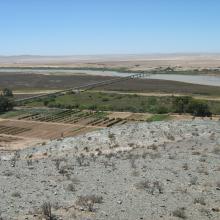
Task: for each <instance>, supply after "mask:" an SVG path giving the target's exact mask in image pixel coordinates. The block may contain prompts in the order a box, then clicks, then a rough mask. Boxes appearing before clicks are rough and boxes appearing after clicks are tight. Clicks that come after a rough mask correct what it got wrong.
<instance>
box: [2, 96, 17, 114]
mask: <svg viewBox="0 0 220 220" xmlns="http://www.w3.org/2000/svg"><path fill="white" fill-rule="evenodd" d="M13 107H14V103H13V100H12V99H9V98H7V97H5V96H0V112H6V111H10V110H12V109H13Z"/></svg>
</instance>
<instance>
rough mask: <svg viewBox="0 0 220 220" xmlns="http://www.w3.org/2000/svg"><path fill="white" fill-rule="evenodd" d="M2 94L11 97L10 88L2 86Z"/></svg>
mask: <svg viewBox="0 0 220 220" xmlns="http://www.w3.org/2000/svg"><path fill="white" fill-rule="evenodd" d="M2 95H3V96H5V97H13V93H12V90H11V89H8V88H4V89H3V90H2Z"/></svg>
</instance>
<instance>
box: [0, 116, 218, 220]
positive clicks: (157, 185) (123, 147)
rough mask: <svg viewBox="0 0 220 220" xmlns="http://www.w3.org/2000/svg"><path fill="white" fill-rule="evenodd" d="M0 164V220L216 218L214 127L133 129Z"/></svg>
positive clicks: (51, 146)
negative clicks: (0, 219)
mask: <svg viewBox="0 0 220 220" xmlns="http://www.w3.org/2000/svg"><path fill="white" fill-rule="evenodd" d="M0 158H1V161H0V198H1V200H0V214H1V216H2V219H3V220H5V219H6V220H8V219H19V220H20V219H31V220H32V219H38V220H39V219H64V220H69V219H85V220H89V219H91V220H92V219H100V220H101V219H110V220H117V219H119V220H136V219H144V220H149V219H153V220H154V219H155V220H157V219H167V220H172V219H195V220H197V219H204V220H205V219H216V220H218V219H220V163H219V161H220V123H218V122H212V121H209V120H200V121H196V120H194V121H191V122H189V121H185V122H184V121H178V122H177V121H176V122H155V123H134V124H129V125H123V126H120V127H119V126H118V127H113V128H107V129H103V130H101V131H96V132H91V133H88V134H86V135H82V136H79V137H75V138H66V139H62V140H56V141H52V142H50V143H47V144H46V145H40V146H36V147H33V148H28V149H25V150H21V151H19V152H16V153H15V154H14V153H13V154H9V153H6V152H1V153H0ZM50 205H51V207H52V208H51V209H52V215H53V217H51V218H49V215H50V213H48V214H47V210H50Z"/></svg>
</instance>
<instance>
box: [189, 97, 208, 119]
mask: <svg viewBox="0 0 220 220" xmlns="http://www.w3.org/2000/svg"><path fill="white" fill-rule="evenodd" d="M188 112H189V113H191V114H193V115H194V116H201V117H205V116H208V117H210V116H212V113H211V112H210V110H209V106H208V104H207V103H206V102H205V101H201V100H192V101H191V102H190V103H189V106H188Z"/></svg>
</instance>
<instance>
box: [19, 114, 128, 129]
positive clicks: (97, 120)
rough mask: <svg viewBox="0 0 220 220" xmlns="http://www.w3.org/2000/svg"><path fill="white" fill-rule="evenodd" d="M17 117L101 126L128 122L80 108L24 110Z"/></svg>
mask: <svg viewBox="0 0 220 220" xmlns="http://www.w3.org/2000/svg"><path fill="white" fill-rule="evenodd" d="M16 119H18V120H27V121H38V122H50V123H61V124H73V125H79V126H85V127H100V128H102V127H111V126H113V125H117V124H125V123H127V120H126V119H122V118H119V117H117V118H113V117H109V114H108V113H104V112H95V111H80V110H51V111H45V110H44V111H30V112H23V113H22V114H20V115H18V116H17V117H16Z"/></svg>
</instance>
